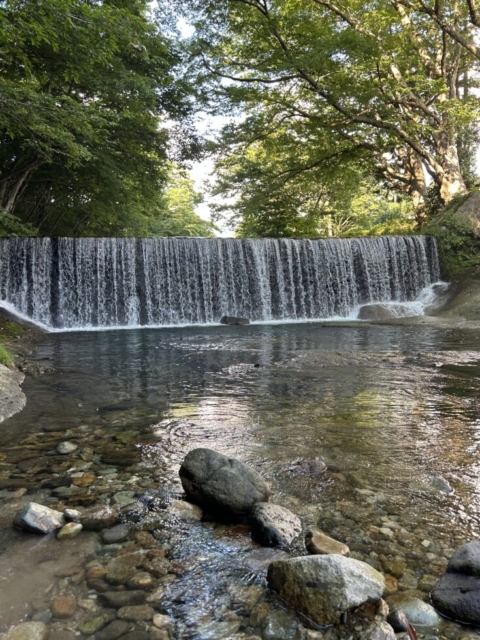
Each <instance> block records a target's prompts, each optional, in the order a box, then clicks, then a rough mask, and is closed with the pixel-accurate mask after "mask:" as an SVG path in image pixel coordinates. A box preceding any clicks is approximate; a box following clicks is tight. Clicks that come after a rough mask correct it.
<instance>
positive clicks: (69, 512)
mask: <svg viewBox="0 0 480 640" xmlns="http://www.w3.org/2000/svg"><path fill="white" fill-rule="evenodd" d="M63 515H64V516H65V520H66V521H67V522H80V518H81V516H82V513H81V511H78V509H64V510H63Z"/></svg>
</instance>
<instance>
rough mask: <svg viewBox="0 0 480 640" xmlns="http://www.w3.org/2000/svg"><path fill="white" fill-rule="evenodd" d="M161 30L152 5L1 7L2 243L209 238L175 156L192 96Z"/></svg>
mask: <svg viewBox="0 0 480 640" xmlns="http://www.w3.org/2000/svg"><path fill="white" fill-rule="evenodd" d="M163 27H164V25H162V24H159V23H158V22H156V21H155V20H154V18H153V16H152V15H151V13H150V8H149V3H148V2H147V1H146V0H39V1H38V2H31V1H29V0H2V1H1V2H0V224H1V226H2V227H3V230H4V233H5V231H7V232H8V231H10V232H14V233H15V232H16V233H32V234H35V233H41V234H43V235H119V236H121V235H151V234H159V235H169V234H171V233H182V234H184V235H188V234H189V233H190V231H192V232H193V231H194V232H195V233H201V234H202V235H204V234H207V235H210V234H211V233H212V227H211V225H208V224H206V223H205V224H204V223H203V222H202V221H201V220H200V219H199V218H198V216H196V214H195V211H194V207H195V202H196V201H195V198H196V196H195V194H194V190H193V184H192V182H191V181H189V180H188V179H187V178H186V177H185V175H184V174H183V173H182V171H181V170H180V169H179V168H178V167H176V165H175V163H174V162H172V158H169V155H171V154H169V147H171V146H172V142H175V141H172V137H173V133H172V132H174V131H175V128H174V127H172V126H167V123H168V122H177V123H182V122H185V121H186V119H188V116H189V114H190V112H191V110H192V99H193V93H192V91H191V90H190V88H189V87H188V85H187V84H186V83H185V82H184V81H183V80H182V79H181V78H180V76H179V74H178V73H177V72H176V66H177V65H178V63H179V60H180V58H179V54H178V52H177V51H176V50H175V47H174V43H173V42H172V40H171V39H169V38H168V37H167V36H166V35H165V33H164V29H163ZM186 130H187V129H186V128H184V131H186ZM176 144H177V147H178V146H179V145H180V147H181V148H180V151H179V152H178V153H179V154H180V155H181V154H183V155H184V156H190V157H195V151H196V147H197V146H198V145H197V142H196V140H195V138H194V137H193V136H189V135H185V134H184V135H183V140H181V141H180V143H178V141H177V142H176ZM174 183H175V186H174ZM172 201H173V202H172ZM169 207H171V208H172V211H173V215H172V217H171V219H168V217H169V216H168V214H169V210H170V209H169ZM182 216H183V218H184V219H182ZM189 230H190V231H189Z"/></svg>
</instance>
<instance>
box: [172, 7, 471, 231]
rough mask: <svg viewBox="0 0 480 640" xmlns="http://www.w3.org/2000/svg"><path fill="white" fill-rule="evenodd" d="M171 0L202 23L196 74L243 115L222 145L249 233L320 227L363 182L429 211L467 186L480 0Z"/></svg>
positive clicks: (226, 172) (234, 205)
mask: <svg viewBox="0 0 480 640" xmlns="http://www.w3.org/2000/svg"><path fill="white" fill-rule="evenodd" d="M171 4H172V3H169V6H171ZM173 4H174V8H175V11H176V12H181V13H182V15H183V16H184V18H185V19H186V20H187V21H189V22H190V23H191V24H193V25H194V26H195V32H194V34H193V36H192V37H191V38H190V41H189V43H188V50H189V60H190V73H191V77H192V78H195V79H196V82H202V83H204V84H207V85H208V86H209V92H208V93H209V96H215V100H216V105H217V106H216V108H217V109H218V105H222V107H223V110H224V112H225V113H231V114H233V115H236V116H237V119H236V120H234V123H235V124H231V125H229V126H227V127H226V128H225V130H224V131H223V134H222V136H221V137H220V138H219V139H218V140H217V142H216V146H215V151H216V153H217V171H218V174H219V182H218V185H217V191H218V193H220V194H226V195H228V196H229V200H228V206H227V207H226V209H227V210H229V211H230V213H232V212H233V215H234V216H235V215H236V216H237V217H238V219H239V220H240V221H241V226H240V230H241V232H242V233H253V234H258V235H263V234H264V233H269V234H271V233H274V234H275V235H289V234H291V235H302V234H306V235H312V234H314V233H316V232H317V233H318V231H321V232H322V231H323V232H324V231H325V226H326V221H325V220H329V219H330V220H331V221H333V222H332V223H334V222H335V219H337V220H338V222H339V224H341V221H342V218H345V212H346V211H348V210H350V213H352V211H353V210H352V208H351V203H352V202H354V201H355V200H356V201H357V202H358V196H359V194H360V193H361V191H362V189H363V191H365V189H366V190H367V191H368V192H370V193H372V196H373V204H374V202H375V199H376V198H377V197H378V196H379V194H380V193H382V198H383V201H384V208H385V212H386V214H387V217H388V216H389V215H390V214H391V215H392V216H393V217H395V215H396V213H395V211H397V213H399V212H400V210H403V214H402V215H401V216H400V218H401V219H402V220H405V219H408V218H409V219H410V220H411V222H412V223H413V224H415V223H417V224H419V223H420V224H421V223H422V222H423V220H424V219H425V216H426V214H427V212H428V209H429V207H430V205H431V202H432V200H435V199H437V201H438V203H439V204H440V205H442V206H444V205H447V204H448V203H449V202H451V201H452V199H454V198H456V197H459V196H461V195H463V194H465V193H467V191H468V189H469V188H470V187H471V186H472V182H473V181H474V180H475V170H474V166H475V162H474V160H475V150H476V145H477V142H478V135H477V122H478V107H479V101H478V97H477V95H476V92H475V89H476V87H477V71H478V62H479V59H480V49H479V47H478V44H477V43H478V33H479V26H480V18H479V13H478V12H477V8H476V5H475V0H436V1H435V2H431V1H430V0H374V1H373V2H372V1H369V2H366V1H365V0H225V2H221V3H219V2H216V1H215V0H173ZM372 185H373V191H372ZM359 187H361V188H360V191H359ZM402 202H403V203H404V204H403V205H401V203H402ZM391 205H393V207H392V206H391ZM400 205H401V206H400ZM349 208H350V209H349ZM353 208H354V207H353ZM374 208H375V207H374ZM223 209H225V207H223ZM325 216H326V219H325ZM405 216H406V218H405ZM332 223H330V224H332ZM327 226H328V225H327ZM334 226H335V224H334ZM337 226H338V225H337ZM357 226H358V225H357ZM370 226H371V227H372V228H373V229H375V228H376V224H373V225H370ZM350 228H351V229H354V228H355V223H354V224H353V225H350Z"/></svg>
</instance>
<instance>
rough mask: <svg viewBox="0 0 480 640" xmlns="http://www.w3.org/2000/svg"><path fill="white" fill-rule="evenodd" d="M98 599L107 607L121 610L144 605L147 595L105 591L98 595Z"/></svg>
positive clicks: (136, 592) (132, 592)
mask: <svg viewBox="0 0 480 640" xmlns="http://www.w3.org/2000/svg"><path fill="white" fill-rule="evenodd" d="M152 595H153V594H152ZM98 597H99V600H100V601H101V602H103V603H104V604H105V605H106V606H107V607H113V608H114V609H121V608H124V607H132V606H136V605H140V604H144V603H145V601H146V599H147V594H146V593H145V591H106V592H104V593H99V594H98Z"/></svg>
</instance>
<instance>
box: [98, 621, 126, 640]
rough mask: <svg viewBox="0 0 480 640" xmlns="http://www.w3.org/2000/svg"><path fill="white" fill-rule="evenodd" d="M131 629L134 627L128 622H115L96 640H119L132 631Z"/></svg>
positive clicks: (99, 633) (102, 631)
mask: <svg viewBox="0 0 480 640" xmlns="http://www.w3.org/2000/svg"><path fill="white" fill-rule="evenodd" d="M131 628H132V625H131V624H130V623H129V622H127V621H126V620H113V622H110V624H109V625H107V626H106V627H104V628H103V629H102V630H101V631H99V632H98V633H97V634H96V636H95V640H117V638H120V636H123V635H125V634H126V633H127V632H128V631H130V629H131Z"/></svg>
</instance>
